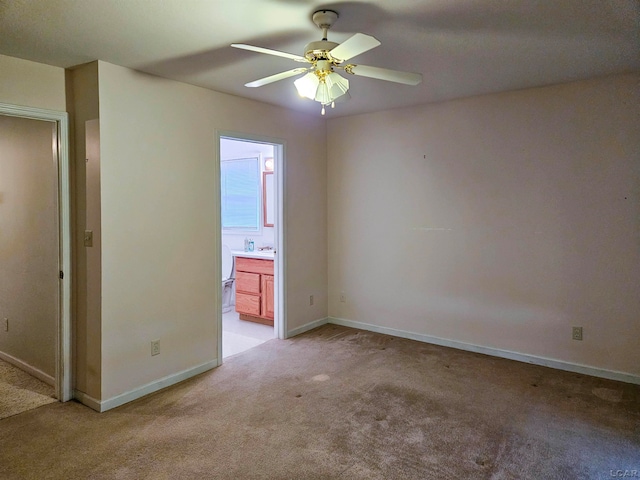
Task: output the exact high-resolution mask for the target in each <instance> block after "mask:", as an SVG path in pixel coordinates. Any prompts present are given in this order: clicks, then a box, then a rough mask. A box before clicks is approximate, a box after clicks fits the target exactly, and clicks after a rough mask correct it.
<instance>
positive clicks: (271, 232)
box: [219, 134, 284, 360]
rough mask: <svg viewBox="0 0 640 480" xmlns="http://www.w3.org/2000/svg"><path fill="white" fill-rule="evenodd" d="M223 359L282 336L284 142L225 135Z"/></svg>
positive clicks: (222, 153) (222, 171)
mask: <svg viewBox="0 0 640 480" xmlns="http://www.w3.org/2000/svg"><path fill="white" fill-rule="evenodd" d="M219 147H220V150H219V152H220V154H219V159H220V205H221V214H220V230H221V236H220V238H221V242H220V246H221V252H220V255H221V262H220V264H221V270H222V289H221V290H222V291H221V310H222V312H221V322H220V334H221V335H220V336H221V341H220V343H219V346H220V347H221V352H222V354H221V355H219V357H220V360H222V359H223V358H227V357H229V356H231V355H236V354H239V353H241V352H243V351H246V350H249V349H251V348H253V347H255V346H257V345H260V344H261V343H264V342H266V341H267V340H270V339H272V338H278V337H282V336H283V334H282V333H281V332H284V329H283V326H282V323H283V322H282V320H281V319H282V315H281V312H282V308H281V303H280V301H279V298H280V297H279V293H280V292H281V289H280V288H279V285H281V274H280V272H281V269H280V263H281V262H280V261H279V259H280V258H282V254H283V251H282V245H281V242H280V240H281V238H282V236H281V232H282V229H281V228H280V227H281V225H280V224H279V218H281V216H280V215H278V213H279V212H280V211H281V200H280V199H281V195H280V193H281V188H278V185H279V184H280V185H281V182H279V175H280V174H281V169H282V163H283V162H282V157H283V147H282V144H279V143H274V142H272V141H268V140H264V139H257V138H255V137H251V138H247V137H246V136H236V135H222V134H221V135H220V136H219Z"/></svg>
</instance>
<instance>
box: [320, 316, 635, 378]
mask: <svg viewBox="0 0 640 480" xmlns="http://www.w3.org/2000/svg"><path fill="white" fill-rule="evenodd" d="M327 323H334V324H336V325H343V326H345V327H352V328H358V329H360V330H368V331H370V332H376V333H384V334H386V335H392V336H394V337H401V338H408V339H410V340H417V341H419V342H425V343H432V344H434V345H441V346H443V347H451V348H457V349H459V350H466V351H469V352H475V353H482V354H485V355H491V356H494V357H500V358H507V359H509V360H516V361H518V362H525V363H531V364H533V365H540V366H543V367H551V368H555V369H557V370H565V371H567V372H573V373H581V374H583V375H591V376H593V377H600V378H607V379H609V380H617V381H619V382H625V383H634V384H637V385H640V376H638V375H633V374H630V373H624V372H617V371H615V370H605V369H603V368H597V367H591V366H589V365H581V364H578V363H570V362H565V361H563V360H555V359H553V358H545V357H538V356H536V355H530V354H527V353H518V352H512V351H509V350H501V349H499V348H493V347H483V346H481V345H474V344H472V343H465V342H459V341H457V340H449V339H446V338H440V337H432V336H431V335H424V334H421V333H413V332H407V331H404V330H397V329H395V328H389V327H380V326H378V325H371V324H369V323H363V322H356V321H354V320H346V319H344V318H335V317H329V318H328V322H327Z"/></svg>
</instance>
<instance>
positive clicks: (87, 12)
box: [0, 0, 640, 116]
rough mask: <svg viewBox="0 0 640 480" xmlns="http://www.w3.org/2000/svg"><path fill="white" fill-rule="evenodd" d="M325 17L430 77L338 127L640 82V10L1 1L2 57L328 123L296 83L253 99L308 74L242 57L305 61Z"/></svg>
mask: <svg viewBox="0 0 640 480" xmlns="http://www.w3.org/2000/svg"><path fill="white" fill-rule="evenodd" d="M320 8H327V9H332V10H336V11H337V12H338V13H339V14H340V18H339V20H338V22H337V24H336V25H335V26H334V28H333V29H332V30H331V31H330V32H329V40H332V41H335V42H338V43H340V42H343V41H344V40H346V39H347V38H349V37H350V36H351V35H353V34H354V33H356V32H362V33H366V34H369V35H373V36H375V37H376V38H377V39H378V40H380V42H382V45H381V46H380V47H377V48H375V49H373V50H371V51H369V52H367V53H365V54H363V55H360V56H358V57H355V58H354V59H352V60H351V61H350V63H355V64H363V65H373V66H379V67H386V68H391V69H396V70H406V71H413V72H419V73H422V74H423V76H424V81H423V83H422V84H420V85H418V86H416V87H411V86H406V85H399V84H394V83H390V82H383V81H380V80H374V79H369V78H363V77H349V80H350V82H351V89H350V93H351V96H352V98H351V100H350V101H348V102H346V103H341V104H339V105H338V106H337V107H336V109H335V110H329V111H328V112H327V116H342V115H352V114H357V113H363V112H371V111H376V110H385V109H389V108H395V107H401V106H406V105H413V104H422V103H428V102H437V101H442V100H448V99H452V98H460V97H466V96H471V95H477V94H483V93H491V92H498V91H506V90H514V89H520V88H527V87H533V86H540V85H548V84H554V83H561V82H567V81H572V80H577V79H582V78H588V77H593V76H600V75H607V74H612V73H619V72H629V71H638V70H640V32H639V23H640V2H639V1H638V0H393V1H390V0H370V1H345V2H339V1H338V2H322V1H315V0H313V1H312V0H0V53H2V54H5V55H9V56H14V57H19V58H25V59H28V60H33V61H36V62H41V63H47V64H50V65H56V66H59V67H65V68H66V67H71V66H74V65H78V64H82V63H86V62H89V61H92V60H96V59H100V60H104V61H106V62H110V63H113V64H116V65H121V66H125V67H130V68H134V69H137V70H142V71H144V72H149V73H153V74H156V75H160V76H162V77H166V78H171V79H174V80H179V81H182V82H186V83H190V84H193V85H199V86H202V87H205V88H209V89H212V90H217V91H220V92H226V93H230V94H233V95H238V96H242V97H248V98H253V99H256V100H260V101H263V102H267V103H271V104H276V105H281V106H284V107H287V108H292V109H295V110H299V111H302V112H307V113H311V114H314V115H319V110H320V109H319V104H317V103H316V102H313V101H311V100H306V99H301V98H299V97H298V95H297V93H296V91H295V88H294V86H293V81H294V80H295V77H294V78H288V79H286V80H282V81H280V82H277V83H274V84H271V85H267V86H264V87H259V88H253V89H251V88H247V87H244V84H245V83H247V82H249V81H252V80H256V79H258V78H261V77H264V76H267V75H272V74H275V73H278V72H281V71H284V70H289V69H292V68H296V67H299V66H301V65H300V64H298V63H295V62H293V61H291V60H287V59H285V58H280V57H273V56H269V55H262V54H258V53H253V52H248V51H244V50H238V49H234V48H231V47H230V46H229V45H230V44H231V43H249V44H252V45H257V46H262V47H267V48H272V49H276V50H282V51H286V52H290V53H295V54H299V55H302V54H303V49H304V46H305V45H306V44H307V43H308V42H310V41H314V40H320V38H321V31H320V30H319V29H318V28H317V27H316V26H315V25H314V24H313V23H312V21H311V14H312V13H313V12H314V11H315V10H318V9H320Z"/></svg>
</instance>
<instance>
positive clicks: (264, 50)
mask: <svg viewBox="0 0 640 480" xmlns="http://www.w3.org/2000/svg"><path fill="white" fill-rule="evenodd" d="M231 46H232V47H233V48H241V49H242V50H249V51H251V52H258V53H266V54H267V55H275V56H276V57H284V58H288V59H290V60H295V61H296V62H308V60H307V59H306V58H304V57H301V56H300V55H294V54H293V53H287V52H280V51H278V50H271V49H270V48H262V47H254V46H253V45H246V44H244V43H232V44H231Z"/></svg>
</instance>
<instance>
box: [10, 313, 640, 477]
mask: <svg viewBox="0 0 640 480" xmlns="http://www.w3.org/2000/svg"><path fill="white" fill-rule="evenodd" d="M633 470H636V471H640V386H637V385H630V384H623V383H618V382H613V381H607V380H602V379H597V378H592V377H587V376H583V375H577V374H572V373H567V372H560V371H555V370H552V369H548V368H543V367H537V366H532V365H528V364H524V363H518V362H513V361H509V360H503V359H498V358H492V357H487V356H483V355H477V354H473V353H468V352H462V351H457V350H453V349H447V348H442V347H436V346H432V345H428V344H423V343H418V342H413V341H410V340H404V339H398V338H394V337H389V336H385V335H379V334H374V333H368V332H362V331H358V330H353V329H349V328H345V327H339V326H334V325H327V326H324V327H321V328H319V329H317V330H314V331H312V332H308V333H307V334H304V335H300V336H298V337H296V338H294V339H291V340H286V341H280V340H270V341H268V342H266V343H264V344H262V345H259V346H258V347H256V348H254V349H252V350H249V351H247V352H244V353H241V354H239V355H236V356H234V357H231V358H229V359H228V361H227V362H226V363H225V364H224V365H222V366H221V367H219V368H217V369H215V370H212V371H210V372H207V373H205V374H203V375H200V376H199V377H197V378H196V379H193V380H190V381H188V382H184V383H182V384H180V385H177V386H174V387H172V388H169V389H167V390H165V391H163V392H159V393H157V394H155V395H152V396H149V397H147V398H144V399H141V400H138V401H136V402H133V403H131V404H128V405H124V406H122V407H120V408H117V409H115V410H112V411H109V412H106V413H103V414H98V413H95V412H93V411H91V410H89V409H88V408H86V407H84V406H82V405H79V404H77V403H74V402H69V403H66V404H61V403H56V404H51V405H47V406H44V407H42V408H39V409H37V410H32V411H29V412H25V413H23V414H20V415H15V416H13V417H10V418H6V419H4V420H0V478H3V479H62V478H78V479H154V480H155V479H332V478H338V479H431V478H434V479H436V478H437V479H439V478H443V479H445V478H446V479H454V478H455V479H519V478H524V479H552V478H554V479H556V478H557V479H592V478H593V479H609V478H613V476H612V472H613V473H616V472H618V471H622V472H624V471H629V472H630V471H633Z"/></svg>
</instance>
